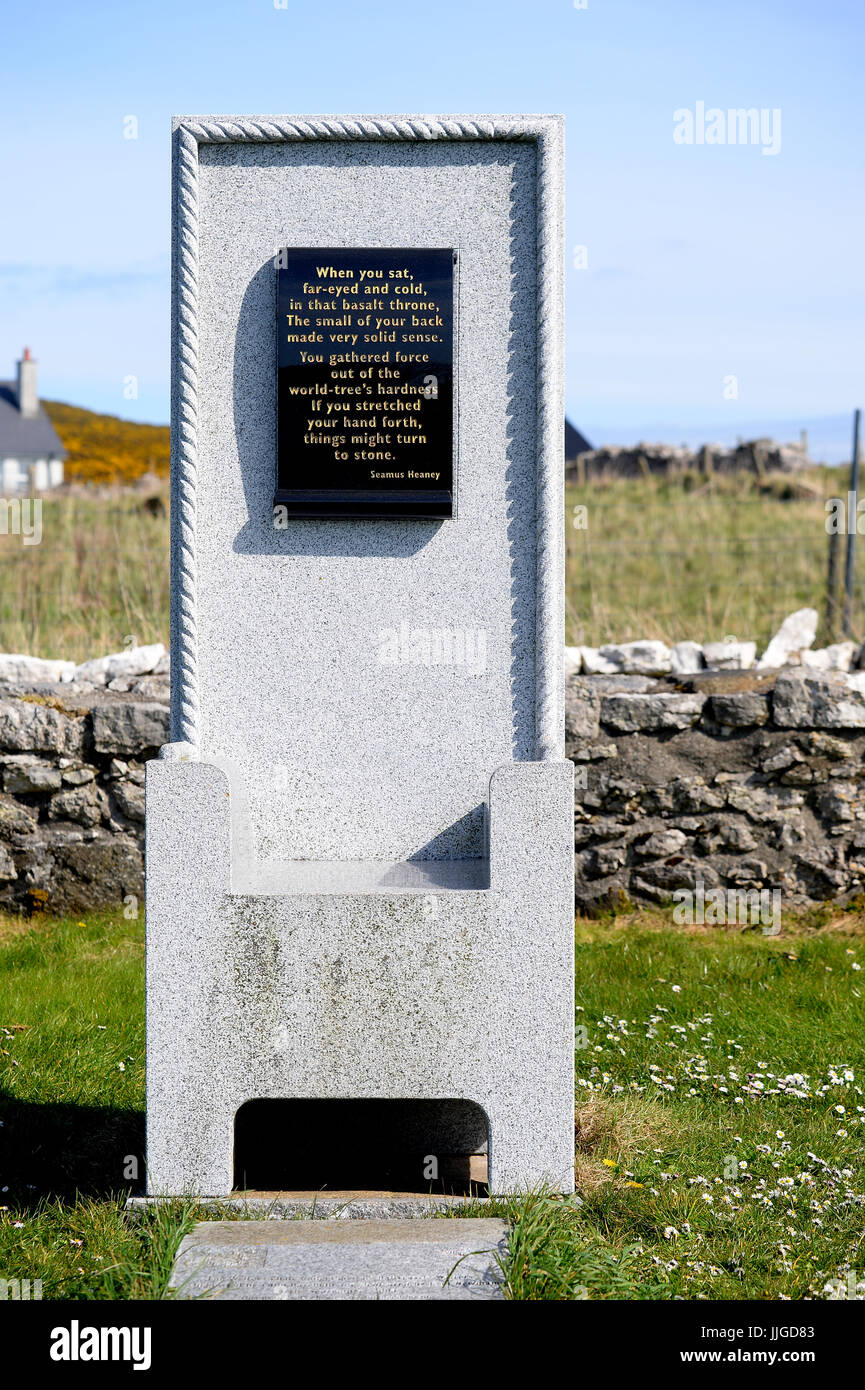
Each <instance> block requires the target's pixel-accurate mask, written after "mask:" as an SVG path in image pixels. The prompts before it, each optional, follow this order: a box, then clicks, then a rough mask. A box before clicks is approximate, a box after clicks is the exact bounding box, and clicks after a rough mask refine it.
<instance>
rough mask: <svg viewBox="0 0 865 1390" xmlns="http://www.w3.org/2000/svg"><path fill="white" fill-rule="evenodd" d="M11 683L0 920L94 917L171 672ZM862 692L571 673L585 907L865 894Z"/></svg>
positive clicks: (121, 863) (791, 683) (153, 740)
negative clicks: (679, 896) (737, 896)
mask: <svg viewBox="0 0 865 1390" xmlns="http://www.w3.org/2000/svg"><path fill="white" fill-rule="evenodd" d="M110 685H111V686H113V687H114V688H111V689H109V688H108V686H97V685H91V684H88V683H85V682H82V681H72V682H69V681H65V682H60V683H48V682H31V683H27V682H25V681H18V682H7V683H6V684H2V685H0V908H2V909H6V910H13V911H22V912H30V911H34V910H48V911H51V912H58V913H59V912H71V913H75V912H83V911H85V910H87V909H88V908H92V907H99V906H108V905H116V904H119V903H122V902H123V901H124V899H127V898H129V897H130V896H132V897H134V898H136V899H140V897H141V894H142V892H143V852H144V764H145V762H146V760H147V759H148V758H152V757H155V756H156V753H157V751H158V749H159V747H160V745H161V744H163V743H165V742H167V741H168V737H169V734H168V694H169V684H168V675H167V673H163V674H152V675H145V676H143V677H141V678H138V679H134V678H128V679H118V678H115V679H113V680H112V681H111V682H110ZM860 686H865V680H863V677H862V676H861V674H860V675H854V676H852V677H851V676H847V675H845V674H843V673H840V672H821V671H813V670H808V669H806V668H802V667H788V668H784V669H782V670H781V671H780V672H776V671H761V670H756V671H719V672H712V671H701V672H695V673H693V674H692V675H689V676H683V677H673V676H667V677H663V678H661V679H656V678H653V677H651V676H639V675H598V676H587V675H571V676H570V677H569V678H568V681H567V692H566V737H567V753H568V756H569V757H570V758H571V759H572V760H573V762H574V763H575V765H576V772H577V777H576V780H577V790H576V812H575V823H574V850H575V867H576V904H577V909H578V910H580V911H588V912H593V911H597V910H601V909H603V908H604V907H605V906H609V905H615V904H617V903H620V902H621V901H622V899H623V895H624V896H625V897H627V898H629V899H631V900H632V901H644V902H655V903H660V902H666V901H669V900H670V899H671V897H672V895H673V893H674V892H675V891H676V890H677V889H680V888H690V889H692V890H696V889H697V888H698V887H699V885H700V884H702V885H703V886H704V887H705V889H706V890H708V889H710V888H716V887H722V888H726V889H728V890H729V889H730V888H736V889H744V890H752V889H772V890H775V889H778V890H780V891H781V893H782V894H783V899H784V902H785V903H788V904H799V903H808V902H815V901H818V902H819V901H823V900H826V899H834V900H844V899H847V898H850V897H852V896H855V895H857V894H859V893H861V892H863V891H865V690H863V689H860V688H859V687H860Z"/></svg>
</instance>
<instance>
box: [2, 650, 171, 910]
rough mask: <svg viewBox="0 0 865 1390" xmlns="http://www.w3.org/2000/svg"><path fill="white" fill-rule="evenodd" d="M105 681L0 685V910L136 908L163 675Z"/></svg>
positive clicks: (164, 723) (161, 732)
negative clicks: (148, 764)
mask: <svg viewBox="0 0 865 1390" xmlns="http://www.w3.org/2000/svg"><path fill="white" fill-rule="evenodd" d="M132 664H134V663H132ZM155 664H156V661H153V662H151V663H150V667H149V668H148V669H152V666H153V665H155ZM96 674H97V679H98V673H96ZM111 681H112V683H113V686H114V688H113V689H107V688H105V687H104V686H103V685H101V684H99V685H94V684H93V683H86V684H85V683H84V682H82V681H79V680H74V681H68V680H63V681H61V682H58V683H56V684H55V683H45V682H39V683H27V682H26V681H18V682H11V683H7V684H5V685H2V686H0V908H5V909H6V910H7V911H8V910H19V911H24V912H33V911H49V912H51V913H58V914H59V913H76V912H84V911H86V910H87V909H88V908H95V907H106V906H112V905H116V904H118V903H121V902H123V901H124V899H126V900H128V899H129V898H130V897H132V898H134V899H136V910H137V903H138V900H141V901H143V892H144V763H145V761H146V759H148V758H152V757H154V756H155V755H156V753H157V751H158V749H159V747H160V745H161V744H163V743H166V742H167V741H168V736H169V735H168V694H169V688H168V676H167V673H166V674H164V675H148V676H146V677H144V678H142V679H140V680H137V681H136V680H134V679H131V678H130V677H129V675H128V669H127V675H126V677H125V678H121V677H120V676H119V675H117V674H112V675H111Z"/></svg>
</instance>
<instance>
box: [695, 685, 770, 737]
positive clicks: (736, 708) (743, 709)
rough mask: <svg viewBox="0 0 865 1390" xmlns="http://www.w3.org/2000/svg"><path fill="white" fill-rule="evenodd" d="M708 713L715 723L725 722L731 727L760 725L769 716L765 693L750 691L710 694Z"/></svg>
mask: <svg viewBox="0 0 865 1390" xmlns="http://www.w3.org/2000/svg"><path fill="white" fill-rule="evenodd" d="M709 714H710V715H711V717H712V719H714V721H715V723H716V724H726V725H729V726H731V727H733V728H737V729H740V728H747V727H748V726H749V725H762V724H765V723H766V722H767V721H768V718H769V701H768V699H767V697H766V696H765V695H756V694H754V693H753V692H752V691H742V692H741V693H739V694H734V695H712V696H710V698H709Z"/></svg>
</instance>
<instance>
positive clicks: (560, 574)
mask: <svg viewBox="0 0 865 1390" xmlns="http://www.w3.org/2000/svg"><path fill="white" fill-rule="evenodd" d="M174 140H175V147H174V170H173V200H174V211H173V228H174V230H173V280H172V284H173V294H172V344H173V370H172V401H171V487H172V509H171V516H172V523H171V568H172V633H171V738H172V741H173V742H175V743H180V742H183V743H187V744H191V745H193V747H197V746H198V745H199V743H200V739H201V725H200V714H201V711H200V704H199V697H198V633H197V556H196V507H197V496H196V490H197V475H198V165H199V155H198V151H199V146H200V145H204V144H233V143H237V142H241V141H252V142H255V143H270V142H274V143H278V142H281V141H300V140H382V141H399V140H429V141H434V140H524V141H532V142H534V143H535V144H536V145H537V193H536V207H537V234H536V255H537V268H538V274H537V356H536V396H537V421H536V447H537V523H536V524H537V571H536V595H537V608H536V631H535V744H536V757H537V758H538V759H539V760H541V761H546V760H550V759H556V760H561V759H562V758H564V650H563V643H564V630H563V629H564V470H563V436H564V424H563V422H564V400H563V391H562V370H561V351H562V343H563V323H562V277H563V270H564V266H563V257H564V246H563V227H562V179H563V169H562V143H563V123H562V122H561V120H560V119H559V118H557V117H537V118H529V119H520V118H517V117H514V118H510V117H489V118H483V117H474V118H473V117H462V116H454V117H417V116H410V117H409V116H399V117H390V118H388V117H355V118H352V117H334V118H319V117H315V118H309V119H305V120H304V119H294V120H291V119H287V118H274V119H256V118H241V119H239V120H228V119H222V120H219V119H200V118H183V119H181V120H180V121H178V123H177V125H176V129H175V134H174Z"/></svg>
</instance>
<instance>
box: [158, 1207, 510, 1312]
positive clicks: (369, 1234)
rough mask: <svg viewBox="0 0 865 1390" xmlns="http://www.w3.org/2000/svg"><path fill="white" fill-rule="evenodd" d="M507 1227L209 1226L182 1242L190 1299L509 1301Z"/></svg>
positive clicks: (486, 1223)
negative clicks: (505, 1270)
mask: <svg viewBox="0 0 865 1390" xmlns="http://www.w3.org/2000/svg"><path fill="white" fill-rule="evenodd" d="M507 1244H508V1228H507V1226H506V1225H505V1223H504V1222H503V1221H499V1220H496V1219H494V1218H462V1217H458V1218H455V1219H453V1220H435V1219H433V1220H426V1221H424V1220H420V1221H411V1220H410V1221H399V1220H390V1221H388V1220H369V1221H215V1222H200V1223H199V1224H198V1225H197V1226H196V1227H195V1229H194V1230H193V1231H191V1232H190V1234H189V1235H187V1236H185V1237H184V1239H183V1241H182V1242H181V1245H180V1249H179V1250H178V1253H177V1260H176V1262H175V1266H174V1271H173V1274H172V1277H171V1287H173V1288H175V1289H176V1290H177V1297H178V1298H181V1299H189V1298H204V1299H220V1300H228V1301H237V1300H247V1299H266V1300H287V1301H294V1300H303V1301H315V1300H332V1301H343V1302H351V1301H354V1300H358V1301H374V1300H383V1301H394V1300H400V1301H430V1300H443V1301H444V1300H462V1301H470V1300H474V1299H480V1300H490V1299H501V1298H503V1296H504V1295H503V1289H502V1285H503V1282H504V1275H503V1269H502V1265H503V1262H504V1259H505V1257H506V1254H507Z"/></svg>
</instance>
